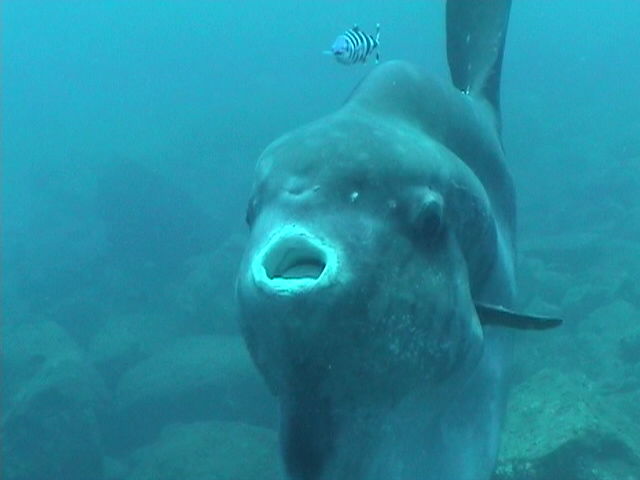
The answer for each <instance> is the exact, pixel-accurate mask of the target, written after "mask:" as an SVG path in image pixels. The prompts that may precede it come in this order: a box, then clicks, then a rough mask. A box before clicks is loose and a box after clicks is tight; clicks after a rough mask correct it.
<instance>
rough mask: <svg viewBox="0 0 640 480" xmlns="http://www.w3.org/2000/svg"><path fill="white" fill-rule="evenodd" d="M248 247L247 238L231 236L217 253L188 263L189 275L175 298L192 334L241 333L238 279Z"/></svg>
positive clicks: (183, 280)
mask: <svg viewBox="0 0 640 480" xmlns="http://www.w3.org/2000/svg"><path fill="white" fill-rule="evenodd" d="M245 244H246V238H245V236H244V235H232V236H231V237H229V238H228V239H227V240H226V241H225V242H224V243H223V244H222V245H221V246H220V247H219V248H217V249H216V250H215V251H213V252H211V253H206V254H203V255H199V256H195V257H192V258H190V259H189V260H187V262H186V268H187V269H188V273H187V275H186V278H185V279H181V280H180V283H179V284H178V285H176V287H175V288H174V289H173V295H174V297H175V303H176V305H177V308H178V311H179V312H180V313H181V314H182V315H184V317H185V319H184V321H185V322H187V323H188V324H189V325H190V329H191V331H192V333H221V334H237V333H239V327H238V313H237V305H236V301H235V278H236V272H237V270H238V265H239V264H240V260H241V258H242V253H243V251H244V247H245Z"/></svg>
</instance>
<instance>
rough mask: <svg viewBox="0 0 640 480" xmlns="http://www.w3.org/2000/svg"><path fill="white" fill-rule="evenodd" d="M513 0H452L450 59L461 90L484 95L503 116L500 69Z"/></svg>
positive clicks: (448, 16) (450, 6) (448, 5)
mask: <svg viewBox="0 0 640 480" xmlns="http://www.w3.org/2000/svg"><path fill="white" fill-rule="evenodd" d="M510 9H511V0H448V1H447V60H448V62H449V70H450V72H451V80H452V81H453V84H454V85H455V86H456V88H458V89H460V90H461V91H464V92H467V93H470V94H476V95H481V96H483V97H484V98H486V99H487V100H488V101H489V102H490V103H491V105H492V106H493V108H494V109H495V112H496V115H497V119H498V121H499V115H500V70H501V68H502V55H503V52H504V41H505V37H506V33H507V24H508V23H509V11H510Z"/></svg>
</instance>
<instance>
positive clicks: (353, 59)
mask: <svg viewBox="0 0 640 480" xmlns="http://www.w3.org/2000/svg"><path fill="white" fill-rule="evenodd" d="M379 44H380V24H379V23H378V24H377V25H376V36H375V37H374V36H373V35H368V34H366V33H364V32H363V31H362V30H360V28H359V27H358V26H357V25H354V26H353V28H350V29H349V30H347V31H346V32H344V33H343V34H342V35H339V36H338V38H336V41H335V42H333V45H332V46H331V50H326V51H325V52H324V53H325V54H327V55H333V56H334V57H336V60H338V62H340V63H342V64H344V65H353V64H354V63H366V61H367V57H368V56H369V55H371V54H372V53H373V52H374V50H376V48H378V45H379ZM379 61H380V54H379V53H378V52H377V51H376V63H378V62H379Z"/></svg>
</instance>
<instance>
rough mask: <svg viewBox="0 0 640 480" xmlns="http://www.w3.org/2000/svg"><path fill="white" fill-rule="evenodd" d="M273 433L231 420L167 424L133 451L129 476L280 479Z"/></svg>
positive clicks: (140, 479) (142, 479)
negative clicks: (147, 443)
mask: <svg viewBox="0 0 640 480" xmlns="http://www.w3.org/2000/svg"><path fill="white" fill-rule="evenodd" d="M279 457H280V456H279V453H278V446H277V435H276V433H275V432H274V431H272V430H268V429H264V428H259V427H254V426H249V425H245V424H242V423H227V422H216V421H211V422H200V423H193V424H188V425H185V424H174V425H170V426H167V427H166V428H165V429H164V430H163V431H162V435H161V436H160V438H159V439H158V440H157V441H156V442H155V443H154V444H153V445H150V446H147V447H144V448H142V449H140V450H139V451H137V452H136V454H135V455H134V464H135V465H134V467H133V469H132V472H131V474H130V475H129V476H128V477H127V480H184V479H187V478H188V479H189V480H213V479H215V480H279V479H283V478H284V476H283V475H282V473H281V472H282V469H281V466H280V463H279Z"/></svg>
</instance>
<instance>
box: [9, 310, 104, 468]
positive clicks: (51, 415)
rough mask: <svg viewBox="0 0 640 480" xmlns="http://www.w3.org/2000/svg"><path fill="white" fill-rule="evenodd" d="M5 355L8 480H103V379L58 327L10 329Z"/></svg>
mask: <svg viewBox="0 0 640 480" xmlns="http://www.w3.org/2000/svg"><path fill="white" fill-rule="evenodd" d="M3 350H4V352H3V359H4V369H3V372H4V382H3V404H4V405H3V409H2V432H3V439H2V449H3V454H2V459H3V467H2V468H3V478H4V479H6V480H45V479H52V478H59V479H65V480H75V479H78V480H86V479H97V478H101V476H102V445H101V439H100V428H99V423H100V415H101V413H102V412H103V411H104V408H105V402H106V388H105V387H104V385H103V383H102V381H101V379H100V376H99V374H98V373H97V372H96V371H95V370H94V369H93V368H92V367H91V366H90V364H89V362H87V360H86V359H85V358H84V356H83V354H82V352H81V351H80V350H79V349H78V348H77V346H76V345H75V344H74V343H73V341H72V340H71V338H70V337H69V336H68V335H67V334H66V333H65V332H64V331H63V330H62V329H61V328H60V327H59V326H58V325H56V324H55V323H52V322H44V323H31V324H23V325H21V326H16V327H11V328H5V330H4V332H3Z"/></svg>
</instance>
